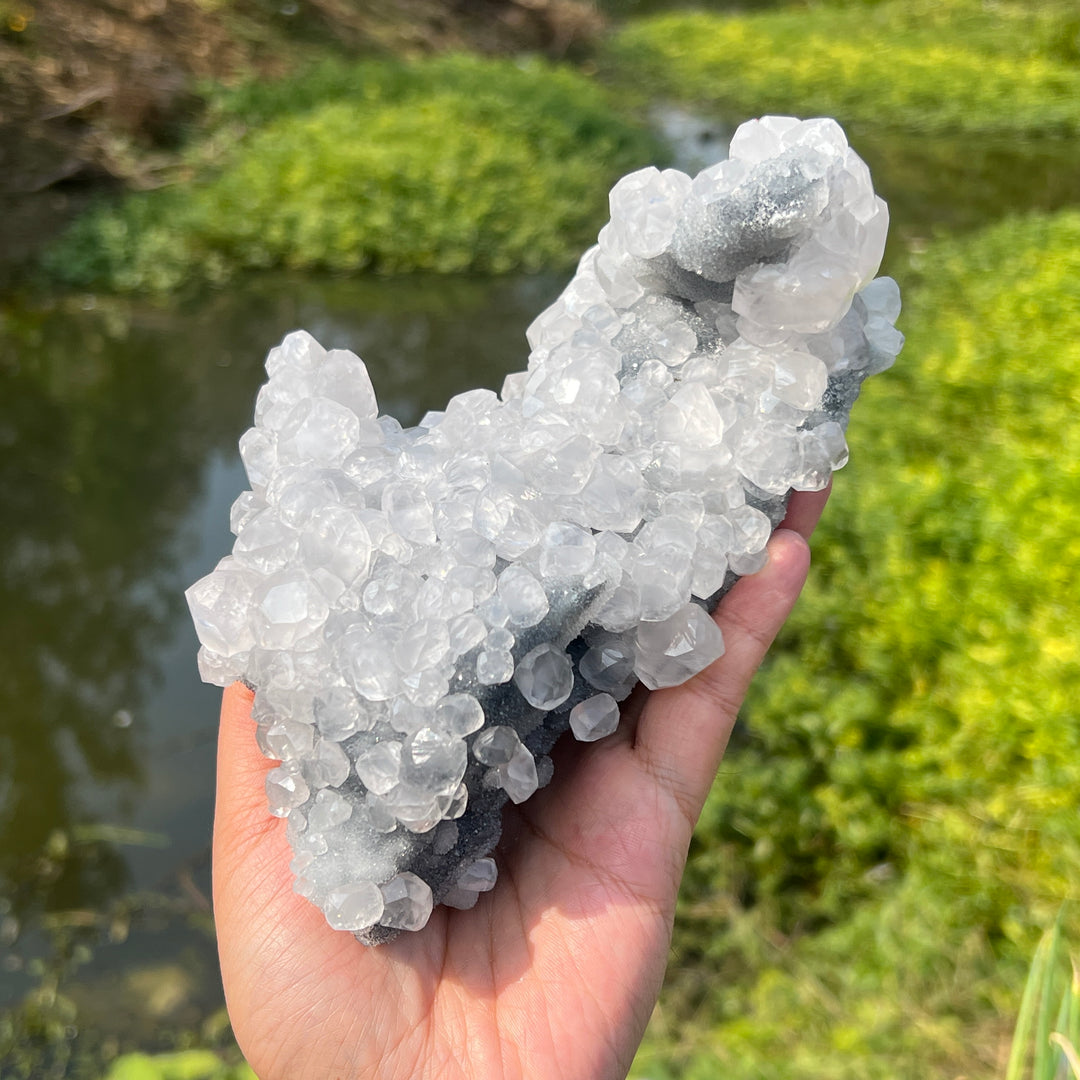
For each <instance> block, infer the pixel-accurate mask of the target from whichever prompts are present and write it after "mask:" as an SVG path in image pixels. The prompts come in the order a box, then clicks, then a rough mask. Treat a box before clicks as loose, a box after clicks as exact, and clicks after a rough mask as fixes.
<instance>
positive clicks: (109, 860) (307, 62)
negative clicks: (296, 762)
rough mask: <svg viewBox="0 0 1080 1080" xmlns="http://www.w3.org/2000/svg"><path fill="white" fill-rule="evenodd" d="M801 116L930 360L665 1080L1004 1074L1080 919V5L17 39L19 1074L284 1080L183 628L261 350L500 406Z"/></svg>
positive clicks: (777, 718) (632, 7)
mask: <svg viewBox="0 0 1080 1080" xmlns="http://www.w3.org/2000/svg"><path fill="white" fill-rule="evenodd" d="M661 106H662V107H663V109H661V108H660V107H661ZM770 111H772V112H777V111H779V112H793V113H797V114H803V115H810V114H821V113H829V114H833V115H835V116H836V117H837V118H838V119H839V120H840V121H841V122H842V123H844V124H845V125H846V126H847V127H848V129H849V132H850V133H851V135H852V139H853V142H854V144H855V146H856V148H857V149H858V150H859V151H860V153H862V154H863V155H864V156H865V158H866V159H867V161H868V163H869V164H870V166H871V168H872V170H873V172H874V175H875V180H876V182H877V184H878V187H879V190H880V191H881V192H882V194H883V195H884V196H885V197H886V198H887V199H888V200H889V202H890V205H891V207H892V211H893V216H894V230H893V234H892V238H891V240H890V246H889V250H888V252H887V255H886V267H885V269H886V270H887V272H890V273H892V274H893V275H894V276H896V277H897V278H898V279H899V280H900V283H901V287H902V290H903V293H904V298H905V312H904V315H903V317H902V323H901V326H902V329H903V330H904V332H905V333H906V334H907V335H908V344H907V347H906V349H905V351H904V353H903V354H902V355H901V358H900V361H899V362H898V364H897V366H896V368H895V369H894V370H893V371H891V372H889V373H888V374H886V375H884V376H882V377H881V378H879V379H875V380H873V382H872V383H870V384H868V386H867V388H866V392H865V394H864V400H863V401H861V402H860V403H859V406H858V408H857V410H856V412H855V416H854V419H853V422H852V426H851V430H850V433H849V437H850V442H851V444H852V447H853V454H852V461H851V464H850V465H849V466H848V467H847V468H846V469H845V470H844V472H843V473H842V474H841V475H840V476H839V477H838V478H837V483H836V490H835V492H834V495H833V497H832V500H831V502H830V505H829V509H828V513H827V515H826V518H825V521H824V522H823V524H822V526H821V529H820V532H819V534H818V536H817V538H816V540H815V565H814V569H813V572H812V575H811V580H810V583H809V585H808V587H807V590H806V592H805V594H804V596H803V599H802V600H801V602H800V604H799V606H798V608H797V609H796V612H795V614H794V616H793V617H792V619H791V620H790V622H789V625H788V627H787V628H786V629H785V632H784V634H783V636H782V638H781V640H780V641H779V642H778V644H777V647H776V648H775V649H774V651H773V653H772V655H771V658H770V660H769V661H768V663H767V665H766V668H765V670H764V671H763V672H762V674H761V676H760V677H759V679H758V680H757V682H756V683H755V687H754V689H753V691H752V694H751V697H750V699H749V701H748V703H747V706H746V709H745V710H744V714H743V717H742V724H741V725H740V728H739V730H738V733H737V735H736V738H735V739H734V740H733V744H732V748H731V751H730V753H729V755H728V758H727V759H726V761H725V764H724V766H723V768H722V771H721V775H720V777H719V778H718V782H717V784H716V787H715V789H714V791H713V794H712V796H711V798H710V800H709V803H708V805H707V807H706V811H705V815H704V817H703V820H702V823H701V826H700V827H699V829H698V831H697V834H696V836H695V839H694V843H693V847H692V850H691V858H690V864H689V867H688V872H687V876H686V881H685V885H684V889H683V893H682V897H681V900H680V913H679V920H678V923H677V926H676V933H675V940H674V943H673V955H672V963H671V965H670V968H669V972H668V976H667V981H666V983H665V987H664V991H663V993H662V996H661V1000H660V1004H659V1006H658V1007H657V1010H656V1012H655V1014H654V1017H653V1021H652V1024H651V1025H650V1028H649V1031H648V1034H647V1036H646V1041H645V1044H644V1045H643V1047H642V1050H641V1053H640V1054H639V1056H638V1060H637V1062H636V1063H635V1066H634V1071H633V1075H634V1076H636V1077H639V1078H641V1080H645V1078H651V1080H675V1078H687V1080H696V1078H699V1077H700V1078H706V1077H707V1078H710V1080H711V1078H713V1077H715V1076H717V1075H724V1076H727V1077H732V1078H735V1080H739V1078H742V1077H746V1078H747V1080H749V1078H751V1077H754V1078H763V1077H764V1078H772V1077H775V1078H777V1080H780V1078H785V1080H787V1078H796V1080H798V1078H802V1077H805V1078H807V1080H810V1078H814V1080H849V1078H850V1080H877V1078H880V1080H886V1078H888V1080H906V1078H911V1080H916V1078H918V1080H922V1078H925V1077H927V1076H943V1077H960V1076H963V1077H966V1078H967V1080H990V1078H991V1077H997V1078H1000V1077H1002V1076H1003V1075H1004V1074H1005V1071H1006V1066H1007V1062H1008V1058H1009V1044H1010V1039H1011V1034H1012V1030H1013V1026H1014V1023H1015V1018H1016V1015H1017V1011H1018V1009H1019V1006H1020V999H1021V992H1022V989H1023V987H1024V981H1025V973H1026V971H1027V967H1028V964H1029V962H1030V958H1031V957H1032V955H1033V954H1034V953H1035V949H1036V944H1037V942H1038V940H1039V937H1040V934H1041V933H1042V931H1043V930H1044V929H1045V928H1046V927H1047V926H1048V925H1050V924H1051V923H1053V922H1054V920H1055V917H1056V915H1057V913H1058V911H1059V909H1060V908H1061V905H1062V902H1063V901H1067V900H1071V899H1076V897H1077V893H1078V885H1080V812H1078V809H1077V805H1078V793H1080V755H1078V753H1077V751H1078V743H1080V727H1078V724H1077V720H1078V715H1077V714H1078V711H1080V710H1078V706H1077V701H1078V700H1080V693H1078V691H1080V644H1078V642H1080V637H1078V635H1077V633H1076V620H1077V615H1078V612H1080V603H1078V600H1080V595H1078V593H1080V539H1078V535H1080V534H1078V533H1077V530H1076V528H1075V525H1074V522H1073V512H1074V508H1075V507H1076V506H1077V505H1080V425H1078V424H1077V422H1076V416H1077V410H1078V406H1080V391H1078V390H1077V386H1078V385H1080V383H1078V376H1080V151H1078V150H1077V143H1076V136H1077V133H1078V128H1080V16H1078V15H1077V13H1076V8H1075V4H1074V3H1073V2H1072V0H1043V2H1041V3H1039V4H1033V3H1021V2H1019V0H997V2H993V3H991V2H983V0H936V2H934V0H912V2H910V3H900V2H899V0H881V2H870V0H863V2H858V0H851V2H826V3H813V4H811V3H805V4H799V5H777V4H768V3H763V4H757V5H743V9H742V10H740V11H737V12H736V11H731V10H727V7H726V5H724V4H720V3H717V4H712V5H708V6H707V7H705V8H704V9H700V8H699V10H695V11H683V10H679V5H678V4H676V3H672V2H662V0H611V2H609V3H606V4H601V5H599V6H592V5H588V4H585V3H582V2H579V0H529V2H528V3H518V2H515V0H482V2H480V0H477V2H472V3H465V2H464V0H461V2H451V3H439V2H436V0H403V2H401V3H399V4H396V5H384V4H377V3H367V2H364V0H289V2H286V3H281V4H279V3H276V2H275V3H271V2H269V0H53V2H52V3H50V4H49V5H47V6H46V5H44V4H35V3H31V2H30V0H0V122H2V123H0V185H2V188H3V192H4V196H3V197H4V209H5V218H4V225H3V226H0V283H4V284H6V286H7V287H6V292H4V293H3V294H0V446H2V447H3V448H4V451H5V453H4V454H3V455H2V456H0V491H2V497H3V505H4V508H5V514H6V515H7V517H8V519H9V521H10V522H12V523H13V526H14V527H11V528H9V529H8V530H7V532H6V533H4V534H3V536H4V538H3V539H0V553H2V554H3V556H4V557H3V559H2V560H0V565H2V567H3V569H2V571H0V586H2V588H3V590H4V600H5V601H6V603H4V604H3V605H0V641H2V642H3V643H4V648H3V650H0V669H2V670H3V671H4V673H5V679H4V680H2V681H0V685H2V686H4V687H6V689H4V690H0V705H2V706H3V707H2V708H0V1074H2V1075H3V1076H4V1077H5V1078H6V1077H7V1076H9V1075H10V1076H12V1077H19V1078H22V1077H27V1078H29V1077H34V1078H37V1077H46V1076H77V1077H86V1078H88V1080H102V1078H107V1080H143V1078H146V1080H170V1078H184V1080H242V1078H243V1077H245V1076H246V1075H250V1074H249V1073H247V1072H245V1068H246V1067H244V1066H242V1064H241V1063H240V1061H239V1058H238V1055H237V1052H236V1050H235V1047H234V1046H232V1044H231V1042H230V1038H229V1033H228V1025H227V1017H226V1016H225V1014H224V1012H223V1010H222V1007H221V999H220V986H219V984H218V982H217V977H216V973H215V969H214V966H213V951H212V949H213V941H212V932H213V930H212V923H211V921H210V918H209V915H208V911H207V903H206V887H207V886H206V876H207V869H206V858H205V847H206V833H207V830H208V827H209V805H210V798H211V780H212V778H211V776H210V775H209V770H210V762H211V761H212V719H213V716H212V709H213V695H212V694H207V693H205V691H204V688H199V687H198V686H197V684H196V682H195V674H194V665H193V659H192V658H193V654H194V643H193V638H192V635H191V632H190V627H187V626H186V625H185V618H184V614H183V611H182V609H181V607H180V605H179V603H178V599H177V598H178V596H179V591H180V589H182V588H183V586H184V585H185V584H186V583H187V581H188V580H190V579H191V578H192V577H194V576H197V574H199V573H202V572H204V571H205V569H206V566H207V565H209V563H208V562H207V560H208V559H209V560H210V561H212V559H213V558H215V557H216V556H217V555H219V554H220V553H221V551H222V550H223V549H224V545H225V544H226V543H227V536H226V534H225V530H224V524H223V517H224V507H225V506H227V505H228V502H229V501H230V500H231V498H232V496H233V495H234V494H235V492H236V490H238V488H239V486H241V484H242V480H241V478H240V473H239V471H238V469H237V467H236V462H235V454H234V452H233V450H232V447H233V446H234V445H235V439H236V436H237V435H238V433H239V432H240V431H241V430H242V428H243V427H244V426H245V424H246V420H245V415H246V413H247V411H248V409H249V407H250V401H251V397H252V393H253V390H254V387H255V385H256V384H257V381H258V374H259V373H258V368H257V360H258V357H257V356H252V353H253V352H254V353H258V351H259V349H260V348H262V347H264V346H265V345H267V344H269V343H270V342H271V341H272V340H273V337H274V334H279V333H281V332H283V331H284V330H287V329H290V328H292V327H293V326H296V325H306V326H308V327H309V328H310V329H312V330H313V331H314V332H316V333H317V335H318V336H320V337H321V338H323V339H325V340H326V342H327V344H332V345H350V346H352V347H356V348H358V350H359V351H360V352H361V353H362V355H364V356H365V359H367V360H368V362H369V364H371V366H372V369H373V378H374V381H375V385H376V387H377V389H378V390H379V392H380V400H381V401H382V403H383V406H384V408H386V409H387V411H391V412H394V413H395V414H396V415H399V416H400V417H401V419H403V420H404V421H406V422H409V421H410V420H413V421H414V420H415V419H416V417H418V416H419V415H420V414H421V413H422V412H423V411H424V409H425V408H427V407H429V406H431V405H432V404H433V403H434V404H438V402H439V401H441V400H443V399H444V398H445V397H446V396H448V395H449V394H451V393H453V392H455V391H457V390H460V389H464V388H466V387H468V386H469V385H472V384H475V383H479V384H484V385H491V386H498V385H499V382H500V381H501V377H502V374H503V373H504V372H505V371H506V370H510V369H513V368H514V367H518V366H520V364H521V362H522V361H523V359H524V348H523V346H522V345H521V344H519V343H520V342H521V334H522V330H523V329H524V326H525V325H526V324H527V323H528V321H529V319H530V318H531V316H532V315H533V314H535V313H536V312H537V311H539V310H540V308H542V307H543V305H544V303H546V302H547V301H548V300H550V299H551V298H552V296H553V295H554V292H555V291H557V289H558V284H559V280H560V278H559V275H560V274H561V275H565V273H566V269H567V267H568V266H569V265H570V263H571V262H572V260H573V258H574V257H575V256H576V255H577V254H578V253H579V252H580V250H581V249H582V248H583V247H584V246H585V244H587V243H588V240H589V238H590V237H591V235H593V234H594V233H595V230H596V229H597V228H598V227H599V225H600V224H601V223H602V221H603V219H604V216H605V192H606V190H607V188H608V186H609V185H610V183H611V181H612V180H613V179H614V178H615V177H616V176H618V175H619V174H620V173H621V172H624V171H627V170H629V169H631V168H634V167H637V166H638V165H641V164H645V163H647V162H650V161H664V160H667V159H668V158H669V157H672V156H675V157H683V158H685V157H686V156H687V154H690V155H691V156H692V155H693V152H694V151H695V149H699V148H700V147H701V146H703V145H705V144H706V143H707V142H708V140H710V139H715V138H716V137H717V136H718V135H722V134H723V133H724V132H729V131H730V130H731V128H732V127H733V125H734V124H735V123H736V122H738V121H739V120H741V119H743V118H744V117H745V116H747V115H758V114H761V113H764V112H770ZM672 116H675V117H676V118H679V117H681V118H682V119H681V120H680V121H679V122H680V123H682V127H683V129H684V130H683V134H682V136H681V137H680V138H679V139H678V140H675V142H671V143H669V144H667V145H665V142H664V140H665V137H668V138H669V139H670V137H671V135H672V131H673V128H672V123H671V118H672ZM688 117H689V119H690V123H689V126H688V127H687V124H686V123H683V121H685V120H686V119H687V118H688ZM687 131H689V134H687ZM539 270H548V271H556V272H558V273H556V274H555V275H547V276H545V275H539V274H535V273H531V274H523V273H522V272H535V271H539ZM256 271H257V272H256ZM300 271H302V273H300ZM417 271H424V272H425V273H423V274H419V273H417ZM406 272H408V276H401V277H397V278H395V277H393V276H391V275H404V274H406ZM432 272H434V273H432ZM493 273H499V274H503V275H505V276H503V277H502V278H494V277H491V276H490V275H491V274H493ZM480 275H487V276H480ZM224 283H227V288H222V287H221V286H222V285H223V284H224ZM120 294H127V295H126V296H123V297H122V296H121V295H120ZM140 294H142V295H144V296H147V295H148V296H149V297H151V299H150V300H146V299H139V298H138V297H139V295H140ZM131 296H134V297H135V298H134V299H132V298H130V297H131ZM489 312H490V314H488V313H489ZM515 358H516V359H515ZM433 396H434V399H435V400H434V402H433V400H432V397H433ZM163 402H165V403H167V405H168V407H167V408H162V403H163ZM200 695H201V696H200ZM155 717H156V719H155ZM185 755H188V756H185ZM181 765H182V766H183V768H181ZM185 770H186V771H185ZM178 773H179V774H182V775H184V776H185V777H186V778H187V785H188V786H187V787H186V788H185V789H184V791H183V793H179V792H177V791H175V790H172V789H171V788H170V785H169V783H168V779H167V778H171V777H172V776H173V775H174V774H178ZM28 778H35V779H34V782H33V783H29V782H28ZM42 778H46V779H47V782H46V783H44V784H43V781H42ZM163 791H164V794H161V792H163ZM155 799H156V800H157V801H155ZM181 819H183V821H186V822H188V824H185V825H181V824H178V822H179V821H180V820H181ZM192 822H194V824H192ZM160 844H166V845H167V846H166V847H164V848H161V847H159V846H158V845H160ZM1074 909H1075V905H1072V906H1066V908H1065V909H1064V914H1063V915H1062V919H1061V932H1062V934H1063V935H1064V937H1065V939H1066V940H1072V941H1076V940H1077V939H1078V937H1080V925H1078V923H1080V916H1078V915H1077V914H1076V913H1075V911H1074ZM121 1016H122V1017H123V1020H121V1019H120V1017H121ZM1014 1065H1015V1060H1014ZM1018 1075H1019V1074H1018V1073H1016V1072H1013V1073H1010V1078H1009V1080H1014V1078H1015V1077H1016V1076H1018Z"/></svg>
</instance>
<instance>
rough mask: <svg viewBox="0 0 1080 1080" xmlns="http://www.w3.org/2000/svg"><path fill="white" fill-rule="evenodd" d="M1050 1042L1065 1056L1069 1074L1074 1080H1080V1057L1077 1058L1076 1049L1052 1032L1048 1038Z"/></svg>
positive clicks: (1061, 1036)
mask: <svg viewBox="0 0 1080 1080" xmlns="http://www.w3.org/2000/svg"><path fill="white" fill-rule="evenodd" d="M1050 1042H1051V1043H1052V1044H1053V1045H1054V1046H1057V1047H1058V1048H1059V1049H1060V1050H1061V1052H1062V1053H1063V1054H1064V1055H1065V1060H1066V1061H1067V1062H1068V1063H1069V1072H1070V1073H1071V1074H1072V1076H1073V1077H1075V1078H1076V1080H1080V1057H1078V1056H1077V1053H1076V1048H1075V1047H1074V1046H1073V1044H1072V1043H1071V1042H1070V1041H1069V1040H1068V1039H1066V1038H1065V1036H1064V1035H1061V1034H1060V1033H1058V1032H1056V1031H1055V1032H1054V1033H1053V1034H1052V1035H1051V1036H1050Z"/></svg>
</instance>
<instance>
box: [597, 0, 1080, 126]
mask: <svg viewBox="0 0 1080 1080" xmlns="http://www.w3.org/2000/svg"><path fill="white" fill-rule="evenodd" d="M1078 61H1080V15H1078V14H1077V12H1076V8H1075V5H1073V4H1067V3H1064V2H1062V0H1051V2H1049V3H1044V4H1037V5H1035V4H1022V3H1015V2H1008V0H1007V2H1004V3H995V4H993V5H988V4H982V3H979V2H978V0H947V2H945V3H941V2H939V0H914V2H908V0H886V2H884V3H880V4H856V5H851V6H844V7H828V6H826V7H814V8H811V9H809V10H808V9H806V8H790V9H786V10H779V11H770V12H764V13H759V14H752V15H742V16H738V17H730V16H723V15H718V14H712V13H707V12H674V13H671V14H665V15H660V16H657V17H655V18H649V19H642V20H638V21H635V22H631V23H629V24H628V25H627V26H626V27H625V28H624V29H623V30H621V31H620V32H619V33H618V34H616V35H615V36H614V37H613V39H612V40H611V42H610V44H609V46H608V48H607V50H606V52H605V54H604V57H603V62H604V67H605V70H606V71H607V73H608V75H609V76H610V77H611V78H613V79H614V80H615V81H616V82H618V83H619V84H621V85H622V86H624V88H625V89H626V91H627V92H629V93H636V94H638V95H649V96H654V95H661V96H666V97H670V98H675V99H679V100H682V101H688V102H692V103H694V104H697V105H703V106H708V107H710V108H713V109H715V110H718V111H719V112H721V113H722V114H724V115H727V116H732V117H741V116H746V115H751V116H753V115H761V114H763V113H795V114H797V115H801V116H808V115H822V116H834V117H836V118H837V119H838V120H840V121H841V123H843V124H845V125H848V126H855V127H857V126H859V125H863V126H867V127H872V128H875V129H881V128H893V129H896V130H903V131H920V132H926V133H928V134H941V133H960V132H969V133H978V134H981V135H1005V136H1013V135H1017V134H1023V135H1025V136H1027V137H1030V136H1035V135H1057V136H1074V135H1076V134H1077V133H1078V132H1080V63H1078Z"/></svg>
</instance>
